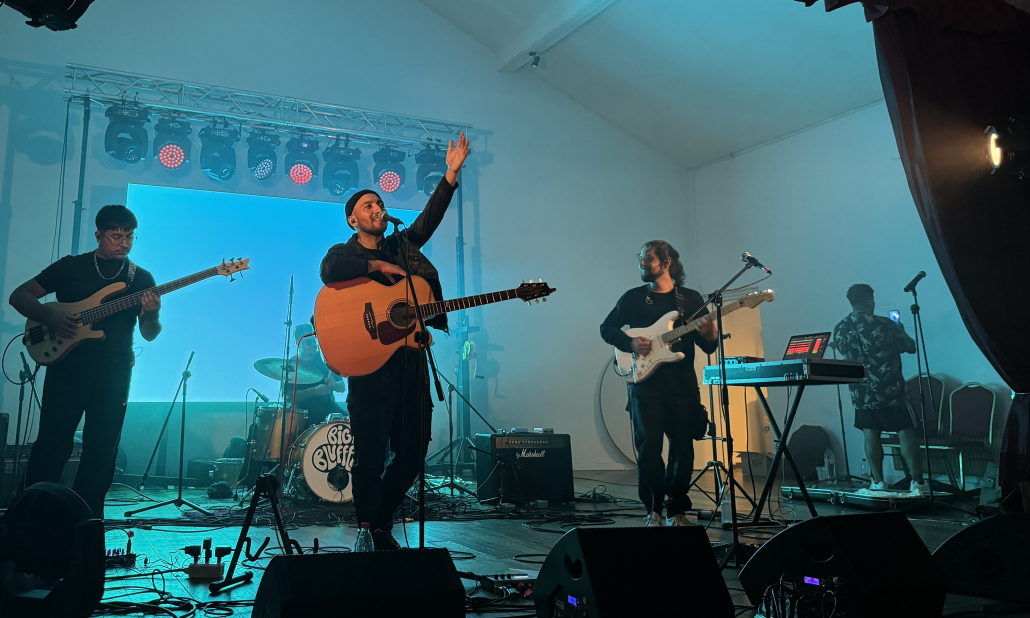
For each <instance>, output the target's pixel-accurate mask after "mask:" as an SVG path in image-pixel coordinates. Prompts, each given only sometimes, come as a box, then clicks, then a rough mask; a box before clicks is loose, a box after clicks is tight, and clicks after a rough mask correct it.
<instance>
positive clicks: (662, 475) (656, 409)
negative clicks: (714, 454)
mask: <svg viewBox="0 0 1030 618" xmlns="http://www.w3.org/2000/svg"><path fill="white" fill-rule="evenodd" d="M629 386H630V389H629V408H630V415H631V418H632V420H633V441H634V443H635V445H636V448H637V491H638V492H639V494H640V501H641V502H643V503H644V508H646V509H647V511H648V512H655V513H658V514H661V512H662V507H663V506H664V505H665V498H666V496H668V498H669V505H668V515H669V516H670V517H671V516H673V515H676V514H680V513H683V512H685V511H688V510H690V507H691V503H690V498H689V497H688V496H687V492H688V491H689V489H690V476H691V474H692V473H693V471H694V439H695V437H698V436H703V435H704V427H705V424H706V423H707V416H706V415H705V412H704V408H703V407H702V406H701V395H700V393H699V391H697V390H696V389H694V390H693V391H691V390H689V389H686V390H684V391H683V392H676V393H669V392H662V391H661V390H659V389H654V388H648V385H647V384H646V383H644V384H630V385H629ZM663 436H665V437H668V438H669V463H668V465H666V463H665V461H663V459H662V447H663Z"/></svg>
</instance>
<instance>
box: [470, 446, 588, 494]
mask: <svg viewBox="0 0 1030 618" xmlns="http://www.w3.org/2000/svg"><path fill="white" fill-rule="evenodd" d="M476 448H478V449H479V451H477V452H476V477H477V478H476V480H477V481H478V482H479V487H478V489H477V494H478V496H479V499H480V500H486V499H488V498H498V497H499V498H502V499H503V500H504V502H520V503H521V502H530V501H532V500H549V501H551V502H571V501H572V500H574V499H575V498H576V493H575V487H574V485H573V481H572V442H571V438H570V437H569V434H564V433H508V434H485V433H481V434H476ZM488 453H489V454H488Z"/></svg>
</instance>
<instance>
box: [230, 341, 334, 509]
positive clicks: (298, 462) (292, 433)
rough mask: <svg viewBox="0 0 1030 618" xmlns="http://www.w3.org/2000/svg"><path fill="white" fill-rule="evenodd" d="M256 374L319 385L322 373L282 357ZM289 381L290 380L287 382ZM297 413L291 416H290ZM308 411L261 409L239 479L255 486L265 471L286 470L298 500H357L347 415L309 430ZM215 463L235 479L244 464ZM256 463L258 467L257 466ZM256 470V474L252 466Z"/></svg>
mask: <svg viewBox="0 0 1030 618" xmlns="http://www.w3.org/2000/svg"><path fill="white" fill-rule="evenodd" d="M254 369H256V370H257V371H258V373H260V374H261V375H263V376H265V377H268V378H272V379H273V380H276V381H280V380H283V381H284V382H283V383H285V384H289V385H291V386H292V385H293V384H294V380H296V384H298V385H307V384H318V383H319V382H321V381H322V380H323V377H322V375H321V374H319V373H318V372H317V371H313V370H311V369H306V368H304V367H299V368H296V367H294V366H293V365H292V364H291V363H284V362H283V360H282V359H279V358H263V359H261V360H258V361H256V362H255V363H254ZM284 376H285V378H284ZM291 413H292V414H291ZM307 417H308V414H307V411H305V410H300V409H296V408H294V409H292V410H291V409H290V407H289V406H286V407H285V408H284V406H282V405H279V404H275V403H266V404H258V405H257V406H256V407H255V410H254V420H253V422H252V423H251V426H250V436H249V438H248V450H247V459H246V461H245V462H240V463H242V466H241V467H240V468H239V469H237V475H238V478H240V479H241V480H243V479H244V478H245V479H246V481H247V484H248V485H251V484H253V482H252V480H251V477H253V478H255V479H256V478H257V474H259V473H260V472H261V471H262V470H261V468H268V467H278V466H280V465H283V466H285V469H284V474H283V478H284V479H285V482H284V484H283V495H284V496H288V497H291V498H294V499H298V500H312V501H321V502H328V503H333V504H342V503H345V502H350V501H351V500H352V499H353V493H352V486H351V474H350V472H351V466H352V464H353V461H354V438H353V436H352V435H351V430H350V422H348V418H347V417H346V416H344V415H342V414H330V415H329V416H328V417H327V418H326V420H325V422H322V423H317V424H314V425H311V426H308V423H307ZM283 423H285V424H286V427H285V430H286V442H285V444H286V445H287V448H286V453H285V457H284V456H283V453H282V451H281V448H280V447H281V444H282V442H281V438H282V435H283ZM220 461H222V460H217V461H216V471H220V469H221V468H222V467H224V468H226V470H227V472H226V475H231V474H232V470H233V468H235V466H236V465H237V461H239V460H228V459H227V460H225V461H224V462H223V465H222V466H219V465H218V462H220ZM253 464H257V465H256V466H253ZM252 466H253V467H254V468H255V469H254V470H251V467H252Z"/></svg>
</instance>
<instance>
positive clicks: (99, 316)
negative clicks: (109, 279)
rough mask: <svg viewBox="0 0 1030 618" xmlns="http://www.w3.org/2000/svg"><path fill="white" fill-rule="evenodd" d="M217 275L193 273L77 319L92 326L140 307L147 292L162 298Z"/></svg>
mask: <svg viewBox="0 0 1030 618" xmlns="http://www.w3.org/2000/svg"><path fill="white" fill-rule="evenodd" d="M217 274H218V268H217V267H211V268H207V269H205V270H202V271H200V272H197V273H193V274H192V275H188V276H186V277H183V278H182V279H176V280H175V281H169V282H168V283H165V284H162V285H159V286H157V287H153V288H149V289H146V290H142V291H140V292H134V293H132V294H129V295H127V296H122V297H121V298H116V299H115V300H112V301H109V302H106V303H102V304H100V305H98V306H96V307H93V308H92V309H87V310H85V311H83V312H82V313H80V314H79V317H80V318H81V319H82V323H83V324H92V323H94V322H99V321H100V320H103V319H104V318H107V317H110V316H112V315H114V314H116V313H118V312H119V311H125V310H126V309H129V308H132V307H136V306H138V305H141V304H142V302H143V301H142V299H143V295H144V294H146V293H147V292H153V293H155V294H157V295H158V296H164V295H165V294H167V293H169V292H174V291H176V290H181V289H182V288H184V287H186V286H188V285H193V284H194V283H197V282H200V281H203V280H205V279H210V278H211V277H214V276H215V275H217Z"/></svg>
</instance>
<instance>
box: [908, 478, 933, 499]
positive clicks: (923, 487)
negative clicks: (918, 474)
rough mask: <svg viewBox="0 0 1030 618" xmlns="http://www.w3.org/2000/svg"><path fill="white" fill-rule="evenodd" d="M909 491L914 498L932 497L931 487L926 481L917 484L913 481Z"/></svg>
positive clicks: (909, 485)
mask: <svg viewBox="0 0 1030 618" xmlns="http://www.w3.org/2000/svg"><path fill="white" fill-rule="evenodd" d="M908 490H909V492H911V493H912V495H913V496H928V495H930V485H929V484H927V482H926V481H923V482H917V481H912V482H911V483H909V484H908Z"/></svg>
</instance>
